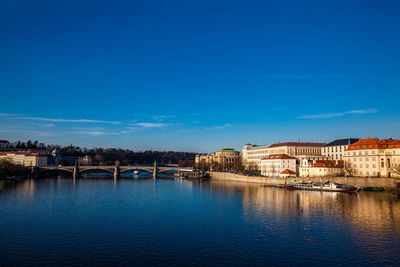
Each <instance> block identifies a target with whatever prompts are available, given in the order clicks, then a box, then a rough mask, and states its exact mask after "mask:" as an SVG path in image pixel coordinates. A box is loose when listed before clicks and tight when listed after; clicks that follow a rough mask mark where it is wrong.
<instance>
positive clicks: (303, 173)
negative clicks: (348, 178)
mask: <svg viewBox="0 0 400 267" xmlns="http://www.w3.org/2000/svg"><path fill="white" fill-rule="evenodd" d="M343 168H344V161H343V160H309V159H303V160H302V161H301V163H300V167H299V176H300V177H326V176H339V175H343V171H344V169H343Z"/></svg>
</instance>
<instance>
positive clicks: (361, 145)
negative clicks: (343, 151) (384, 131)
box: [347, 137, 400, 150]
mask: <svg viewBox="0 0 400 267" xmlns="http://www.w3.org/2000/svg"><path fill="white" fill-rule="evenodd" d="M374 148H375V149H386V148H400V140H396V139H392V138H389V139H382V140H379V139H378V138H369V137H367V138H365V139H361V140H359V141H358V142H355V143H354V144H352V145H350V146H349V147H348V148H347V150H360V149H374Z"/></svg>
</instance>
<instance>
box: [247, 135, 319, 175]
mask: <svg viewBox="0 0 400 267" xmlns="http://www.w3.org/2000/svg"><path fill="white" fill-rule="evenodd" d="M325 144H326V143H312V142H300V140H299V141H297V142H285V143H276V144H272V145H261V146H258V145H250V144H246V145H245V146H244V147H243V149H242V162H243V164H245V167H246V168H248V167H249V166H251V165H253V166H256V167H257V168H258V169H259V170H260V169H261V159H262V158H265V157H268V156H269V155H272V154H286V155H289V156H292V157H296V158H298V159H301V158H305V157H306V158H310V157H312V158H314V159H317V158H318V159H322V158H323V157H324V156H322V154H321V148H322V147H323V146H324V145H325Z"/></svg>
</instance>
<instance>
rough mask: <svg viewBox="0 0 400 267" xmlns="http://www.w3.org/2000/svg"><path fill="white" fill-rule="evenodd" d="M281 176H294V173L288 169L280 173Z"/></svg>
mask: <svg viewBox="0 0 400 267" xmlns="http://www.w3.org/2000/svg"><path fill="white" fill-rule="evenodd" d="M281 174H296V173H295V172H294V171H291V170H289V169H286V170H283V171H282V172H281Z"/></svg>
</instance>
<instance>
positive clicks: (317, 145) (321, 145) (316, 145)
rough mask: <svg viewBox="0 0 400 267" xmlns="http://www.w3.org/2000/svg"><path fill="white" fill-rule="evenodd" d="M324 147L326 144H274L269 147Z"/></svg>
mask: <svg viewBox="0 0 400 267" xmlns="http://www.w3.org/2000/svg"><path fill="white" fill-rule="evenodd" d="M324 145H326V143H308V142H286V143H276V144H272V145H270V146H269V147H279V146H315V147H323V146H324Z"/></svg>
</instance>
